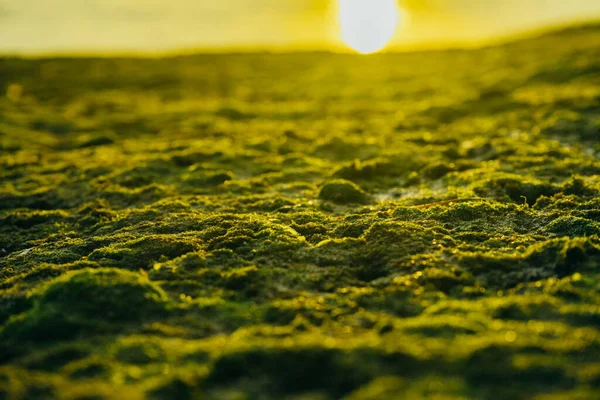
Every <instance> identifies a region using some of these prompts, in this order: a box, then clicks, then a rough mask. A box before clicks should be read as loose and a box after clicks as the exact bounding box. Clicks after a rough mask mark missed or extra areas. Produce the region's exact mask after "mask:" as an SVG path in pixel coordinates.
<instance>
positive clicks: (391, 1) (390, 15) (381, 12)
mask: <svg viewBox="0 0 600 400" xmlns="http://www.w3.org/2000/svg"><path fill="white" fill-rule="evenodd" d="M339 1H340V8H339V19H340V26H341V33H342V40H343V41H344V42H345V43H346V44H347V45H348V46H350V47H352V48H353V49H354V50H356V51H358V52H359V53H363V54H368V53H374V52H376V51H379V50H381V49H383V48H384V47H385V46H386V45H387V44H388V43H389V41H390V40H391V39H392V37H393V36H394V34H395V33H396V29H397V28H398V25H399V22H400V10H399V8H398V4H397V3H396V0H339Z"/></svg>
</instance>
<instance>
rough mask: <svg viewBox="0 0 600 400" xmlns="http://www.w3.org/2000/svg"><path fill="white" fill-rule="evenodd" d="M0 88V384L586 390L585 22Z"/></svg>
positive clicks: (221, 58) (589, 260) (598, 287)
mask: <svg viewBox="0 0 600 400" xmlns="http://www.w3.org/2000/svg"><path fill="white" fill-rule="evenodd" d="M0 90H1V91H2V93H6V96H2V97H1V98H0V364H1V365H0V399H4V398H6V399H47V398H68V399H90V398H114V399H123V398H127V399H138V398H139V399H141V398H149V399H191V398H207V399H282V398H288V399H337V398H346V399H352V400H354V399H398V398H409V399H420V398H422V399H425V398H448V399H467V398H476V399H506V398H514V399H530V398H536V399H563V398H571V399H596V398H598V397H600V361H599V360H600V336H599V326H600V306H599V304H600V280H599V277H600V269H599V265H600V196H599V195H600V180H599V178H598V176H599V174H600V159H599V158H600V131H599V130H598V127H599V126H600V29H599V28H598V27H597V26H587V27H580V28H573V29H569V30H565V31H562V32H556V33H553V34H550V35H546V36H543V37H540V38H534V39H529V40H523V41H520V42H515V43H511V44H507V45H503V46H496V47H490V48H485V49H480V50H473V51H448V52H435V53H414V54H385V55H375V56H370V57H358V56H349V55H332V54H287V55H283V54H282V55H266V54H247V55H198V56H190V57H175V58H169V59H146V60H144V59H109V58H104V59H41V60H21V59H14V58H4V59H1V60H0Z"/></svg>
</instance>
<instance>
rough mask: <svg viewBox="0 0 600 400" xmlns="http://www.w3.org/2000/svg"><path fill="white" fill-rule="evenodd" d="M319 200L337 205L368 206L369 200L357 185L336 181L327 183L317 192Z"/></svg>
mask: <svg viewBox="0 0 600 400" xmlns="http://www.w3.org/2000/svg"><path fill="white" fill-rule="evenodd" d="M319 198H320V199H322V200H327V201H332V202H334V203H338V204H352V203H355V204H368V203H369V202H370V198H369V196H368V195H367V193H365V191H364V190H362V189H361V188H360V187H359V186H358V185H357V184H355V183H353V182H350V181H347V180H344V179H337V180H334V181H330V182H327V183H326V184H324V185H323V186H322V187H321V190H320V191H319Z"/></svg>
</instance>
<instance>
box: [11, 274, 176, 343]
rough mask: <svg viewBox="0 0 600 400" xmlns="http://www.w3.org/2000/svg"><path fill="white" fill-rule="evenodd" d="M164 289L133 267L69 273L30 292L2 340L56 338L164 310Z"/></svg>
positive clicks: (110, 327) (114, 326)
mask: <svg viewBox="0 0 600 400" xmlns="http://www.w3.org/2000/svg"><path fill="white" fill-rule="evenodd" d="M168 304H169V302H168V299H167V297H166V295H165V293H164V292H163V291H162V290H161V289H160V288H158V287H157V286H156V285H154V284H152V283H151V282H149V281H148V280H147V279H146V278H144V277H143V276H141V275H140V274H138V273H133V272H127V271H122V270H117V269H99V270H92V271H89V270H84V271H77V272H73V273H68V274H66V275H64V276H62V277H60V278H58V279H56V280H54V281H52V282H50V283H48V284H47V286H46V287H45V288H43V289H41V290H39V291H38V292H37V293H36V294H35V295H34V307H33V309H31V310H30V311H27V312H26V313H24V314H20V315H18V316H15V317H13V318H11V319H10V320H9V321H8V323H7V324H6V325H5V326H4V328H3V330H2V331H1V333H0V337H2V338H3V340H39V339H42V338H43V339H44V340H56V339H66V338H71V337H73V336H75V335H77V334H79V333H80V332H82V331H88V332H96V333H100V332H103V331H112V330H116V329H121V326H122V324H130V323H135V322H140V321H143V320H145V319H148V318H150V319H152V318H157V317H160V316H162V315H165V312H166V311H167V308H168Z"/></svg>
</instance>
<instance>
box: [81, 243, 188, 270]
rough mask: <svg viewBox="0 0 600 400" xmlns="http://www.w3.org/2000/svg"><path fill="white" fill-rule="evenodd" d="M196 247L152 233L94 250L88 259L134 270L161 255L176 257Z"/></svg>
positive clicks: (159, 257) (143, 266) (150, 262)
mask: <svg viewBox="0 0 600 400" xmlns="http://www.w3.org/2000/svg"><path fill="white" fill-rule="evenodd" d="M197 249H198V247H197V245H195V244H194V243H193V242H191V241H187V240H182V239H179V238H177V237H175V236H169V235H154V236H147V237H144V238H141V239H134V240H131V241H126V242H123V243H118V244H116V245H112V246H107V247H103V248H101V249H98V250H94V251H93V252H92V253H91V254H90V255H89V259H90V260H92V261H98V262H100V263H102V264H103V265H107V266H120V267H122V268H126V269H134V270H135V269H138V268H147V267H149V266H150V265H151V264H152V263H153V262H155V261H159V260H160V259H161V258H163V257H166V258H167V259H169V258H176V257H179V256H181V255H184V254H187V253H192V252H194V251H195V250H197Z"/></svg>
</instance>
